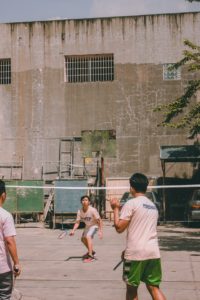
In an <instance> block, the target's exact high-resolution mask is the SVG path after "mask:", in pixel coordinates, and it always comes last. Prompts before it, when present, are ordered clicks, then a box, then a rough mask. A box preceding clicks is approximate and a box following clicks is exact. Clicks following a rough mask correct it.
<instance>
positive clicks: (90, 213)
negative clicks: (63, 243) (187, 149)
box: [76, 206, 100, 228]
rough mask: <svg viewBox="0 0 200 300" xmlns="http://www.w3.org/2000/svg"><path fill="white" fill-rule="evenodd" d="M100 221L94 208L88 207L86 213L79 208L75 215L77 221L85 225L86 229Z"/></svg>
mask: <svg viewBox="0 0 200 300" xmlns="http://www.w3.org/2000/svg"><path fill="white" fill-rule="evenodd" d="M98 219H100V215H99V213H98V211H97V210H96V208H94V207H92V206H88V210H87V211H86V212H84V211H83V209H82V208H81V209H80V210H78V213H77V218H76V220H77V221H82V222H84V223H85V226H86V228H89V227H91V226H93V225H97V220H98Z"/></svg>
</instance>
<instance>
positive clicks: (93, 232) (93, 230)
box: [82, 225, 98, 238]
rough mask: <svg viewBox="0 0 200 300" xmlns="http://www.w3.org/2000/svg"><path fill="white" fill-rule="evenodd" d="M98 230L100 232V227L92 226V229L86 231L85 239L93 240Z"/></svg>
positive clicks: (84, 233)
mask: <svg viewBox="0 0 200 300" xmlns="http://www.w3.org/2000/svg"><path fill="white" fill-rule="evenodd" d="M97 230H98V227H97V226H96V225H93V226H90V227H88V228H85V229H84V231H83V235H82V236H83V237H86V236H90V237H91V238H93V237H94V235H95V233H96V232H97Z"/></svg>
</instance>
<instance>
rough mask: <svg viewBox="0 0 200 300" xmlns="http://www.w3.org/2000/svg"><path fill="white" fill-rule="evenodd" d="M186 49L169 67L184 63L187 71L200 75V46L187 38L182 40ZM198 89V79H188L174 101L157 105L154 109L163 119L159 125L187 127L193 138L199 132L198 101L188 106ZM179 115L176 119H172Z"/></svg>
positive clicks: (199, 106) (199, 82)
mask: <svg viewBox="0 0 200 300" xmlns="http://www.w3.org/2000/svg"><path fill="white" fill-rule="evenodd" d="M184 44H185V46H187V47H188V50H184V51H183V56H184V57H183V58H182V59H181V60H180V61H178V62H177V63H175V64H174V65H173V66H172V67H170V69H177V68H179V67H180V66H182V65H186V66H187V68H188V72H194V71H196V72H197V73H196V74H197V75H198V76H196V77H197V78H199V77H200V76H199V75H200V73H199V71H200V47H199V46H197V45H195V44H193V43H192V42H191V41H189V40H185V41H184ZM198 90H200V79H195V80H190V81H189V82H188V85H187V87H186V89H185V92H184V94H183V95H182V96H180V97H179V98H177V99H175V100H174V101H172V102H170V103H168V104H163V105H160V106H157V107H156V108H155V111H159V112H161V113H162V115H163V121H162V122H161V123H160V124H158V125H159V126H165V127H172V128H187V129H188V130H189V134H190V138H194V137H195V136H196V135H197V134H198V133H200V103H196V104H194V105H193V106H191V107H190V108H188V105H189V104H190V103H191V100H192V98H193V96H195V95H196V93H197V91H198ZM178 115H179V117H180V118H178V120H177V121H176V120H174V119H175V118H176V117H177V116H178Z"/></svg>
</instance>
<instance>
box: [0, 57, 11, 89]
mask: <svg viewBox="0 0 200 300" xmlns="http://www.w3.org/2000/svg"><path fill="white" fill-rule="evenodd" d="M0 84H11V59H10V58H6V59H0Z"/></svg>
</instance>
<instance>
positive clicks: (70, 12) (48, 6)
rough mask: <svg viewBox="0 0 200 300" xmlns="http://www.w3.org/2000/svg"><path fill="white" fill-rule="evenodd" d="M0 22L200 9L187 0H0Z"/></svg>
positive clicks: (198, 5) (198, 4) (197, 5)
mask: <svg viewBox="0 0 200 300" xmlns="http://www.w3.org/2000/svg"><path fill="white" fill-rule="evenodd" d="M0 7H1V9H0V22H1V23H4V22H21V21H37V20H51V19H74V18H75V19H77V18H96V17H109V16H128V15H143V14H159V13H174V12H187V11H200V2H199V3H198V2H193V3H189V2H187V1H186V0H0Z"/></svg>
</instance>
